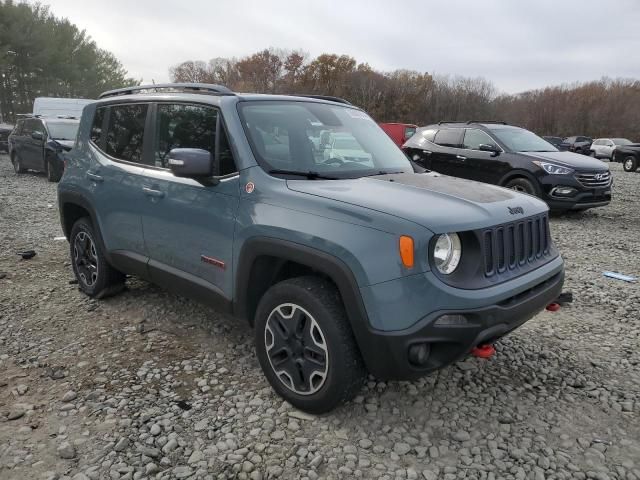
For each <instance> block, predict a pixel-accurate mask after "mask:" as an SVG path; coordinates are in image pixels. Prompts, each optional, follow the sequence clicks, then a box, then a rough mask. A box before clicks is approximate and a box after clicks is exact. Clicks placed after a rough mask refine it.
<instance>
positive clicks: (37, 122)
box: [33, 120, 47, 136]
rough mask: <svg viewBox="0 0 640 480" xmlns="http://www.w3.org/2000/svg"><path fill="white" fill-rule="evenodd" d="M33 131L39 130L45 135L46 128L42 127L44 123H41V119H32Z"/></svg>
mask: <svg viewBox="0 0 640 480" xmlns="http://www.w3.org/2000/svg"><path fill="white" fill-rule="evenodd" d="M33 131H34V132H40V133H41V134H42V135H45V136H46V135H47V129H46V128H44V123H42V120H34V121H33Z"/></svg>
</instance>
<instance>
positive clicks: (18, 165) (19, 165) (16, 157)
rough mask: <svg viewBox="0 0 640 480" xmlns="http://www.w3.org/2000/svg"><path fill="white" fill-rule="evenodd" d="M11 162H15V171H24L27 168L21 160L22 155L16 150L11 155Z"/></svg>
mask: <svg viewBox="0 0 640 480" xmlns="http://www.w3.org/2000/svg"><path fill="white" fill-rule="evenodd" d="M11 163H12V164H13V170H14V172H16V173H24V171H25V169H24V167H23V166H22V163H21V162H20V156H19V155H18V154H17V153H15V152H14V153H13V154H12V155H11Z"/></svg>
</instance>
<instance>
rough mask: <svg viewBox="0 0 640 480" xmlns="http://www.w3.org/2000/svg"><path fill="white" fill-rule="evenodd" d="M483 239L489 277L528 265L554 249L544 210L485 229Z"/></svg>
mask: <svg viewBox="0 0 640 480" xmlns="http://www.w3.org/2000/svg"><path fill="white" fill-rule="evenodd" d="M482 240H483V241H482V248H483V251H484V273H485V275H486V276H487V277H491V276H493V275H496V274H500V273H504V272H506V271H508V270H515V269H529V268H530V267H532V266H533V264H534V263H538V262H541V261H542V260H543V257H546V256H548V255H549V254H550V253H551V236H550V233H549V218H548V216H547V214H543V215H539V216H537V217H531V218H526V219H524V220H521V221H517V222H513V223H509V224H506V225H499V226H496V227H493V228H491V229H488V230H484V232H483V234H482ZM545 261H546V260H545Z"/></svg>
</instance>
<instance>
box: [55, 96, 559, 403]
mask: <svg viewBox="0 0 640 480" xmlns="http://www.w3.org/2000/svg"><path fill="white" fill-rule="evenodd" d="M338 137H339V138H341V139H345V138H348V139H349V145H350V150H353V151H355V152H356V153H357V154H356V153H354V154H353V155H352V157H353V159H347V158H333V157H331V155H330V154H328V153H327V152H325V151H324V150H326V148H327V147H323V145H325V144H330V143H331V142H322V141H320V139H322V138H323V139H325V140H326V139H329V140H330V139H331V138H338ZM58 197H59V208H60V217H61V221H62V226H63V229H64V232H65V235H66V236H67V238H68V239H69V243H70V253H71V258H72V265H73V270H74V272H75V274H76V277H77V278H78V281H79V286H80V288H81V290H82V291H84V292H85V293H86V294H88V295H90V296H93V297H98V298H99V297H104V296H106V295H110V294H114V293H116V292H118V291H120V290H121V289H122V288H123V282H124V280H125V274H133V275H137V276H139V277H141V278H144V279H147V280H149V281H151V282H154V283H156V284H158V285H161V286H163V287H166V288H168V289H171V290H173V291H175V292H178V293H181V294H184V295H186V296H190V297H193V298H196V299H198V300H201V301H203V302H206V303H209V304H213V305H215V306H217V307H218V308H220V309H222V310H223V311H226V312H228V313H230V314H232V315H234V316H235V317H238V318H241V319H245V320H246V321H248V323H249V324H250V325H251V326H252V327H253V328H254V330H255V344H256V352H257V356H258V359H259V361H260V364H261V366H262V369H263V371H264V373H265V376H266V377H267V379H268V381H269V382H270V384H271V385H272V386H273V388H274V389H275V390H276V391H277V392H278V394H280V395H281V396H282V397H284V398H285V399H287V400H288V401H289V402H291V403H292V404H293V405H295V406H296V407H298V408H301V409H303V410H306V411H310V412H324V411H327V410H330V409H332V408H333V407H335V406H336V405H337V404H339V403H340V402H343V401H345V400H348V399H349V398H351V397H352V396H353V395H355V394H356V392H357V391H358V390H359V388H360V387H361V385H362V382H363V380H364V379H365V378H366V373H367V372H369V373H371V374H373V375H375V376H376V377H378V378H387V379H412V378H417V377H419V376H421V375H425V374H426V373H428V372H430V371H433V370H434V369H437V368H440V367H442V366H444V365H447V364H449V363H451V362H454V361H456V360H458V359H460V358H463V357H464V356H466V355H468V354H469V352H470V351H471V350H472V349H473V348H474V347H476V346H478V345H484V344H491V343H493V342H495V341H496V340H497V339H498V338H500V337H502V336H503V335H505V334H507V333H509V332H511V331H512V330H513V329H515V328H516V327H518V326H519V325H521V324H522V323H524V322H525V321H526V320H528V319H529V318H531V317H532V316H533V315H535V314H536V313H537V312H539V311H540V310H541V309H543V308H544V307H545V306H546V305H548V304H549V303H551V302H552V301H553V300H554V299H555V298H557V296H558V295H559V293H560V290H561V287H562V283H563V277H564V269H563V261H562V258H561V257H560V255H559V254H558V251H557V250H556V248H555V247H554V245H553V243H552V241H551V237H550V233H549V223H548V209H547V206H546V205H545V204H544V203H543V202H542V201H540V200H538V199H536V198H534V197H532V196H529V195H524V194H521V193H518V192H514V191H512V190H507V189H504V188H500V187H495V186H490V185H485V184H481V183H475V182H470V181H467V180H461V179H457V178H452V177H446V176H442V175H439V174H434V173H430V172H425V171H424V170H422V169H420V168H419V167H417V166H414V165H412V163H411V162H410V161H409V159H408V158H407V157H406V156H405V155H404V154H403V153H402V151H401V150H400V149H398V147H397V146H396V145H395V144H394V143H393V141H392V140H391V139H390V138H389V137H388V136H387V135H386V134H385V133H384V131H383V130H381V129H380V127H379V126H378V125H377V124H376V123H375V122H374V121H373V120H372V119H371V118H370V117H369V116H368V115H367V114H366V113H365V112H363V111H362V110H360V109H358V108H356V107H354V106H352V105H350V104H348V103H347V102H345V101H342V100H340V99H334V98H326V97H321V98H311V97H293V96H284V95H280V96H278V95H255V94H236V93H233V92H231V91H229V90H228V89H226V88H224V87H221V86H215V85H201V84H168V85H156V86H146V87H135V88H129V89H122V90H116V91H112V92H107V93H105V94H103V95H102V96H101V99H100V100H99V101H97V102H95V103H93V104H90V105H88V106H86V107H85V109H84V112H83V116H82V120H81V123H80V130H79V134H78V141H77V144H76V146H75V147H74V148H73V149H72V150H71V151H70V152H69V153H68V158H67V168H66V169H65V172H64V176H63V178H62V180H61V182H60V184H59V188H58ZM418 207H419V208H418Z"/></svg>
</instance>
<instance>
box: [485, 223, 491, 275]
mask: <svg viewBox="0 0 640 480" xmlns="http://www.w3.org/2000/svg"><path fill="white" fill-rule="evenodd" d="M484 271H485V273H486V274H487V275H492V274H493V232H492V231H488V232H485V234H484Z"/></svg>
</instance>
